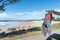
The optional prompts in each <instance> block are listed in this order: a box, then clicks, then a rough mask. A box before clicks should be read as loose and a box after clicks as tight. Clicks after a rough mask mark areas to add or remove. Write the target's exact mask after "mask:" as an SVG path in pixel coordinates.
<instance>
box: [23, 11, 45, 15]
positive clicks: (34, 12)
mask: <svg viewBox="0 0 60 40" xmlns="http://www.w3.org/2000/svg"><path fill="white" fill-rule="evenodd" d="M24 13H25V14H28V15H38V14H42V13H44V11H33V12H24Z"/></svg>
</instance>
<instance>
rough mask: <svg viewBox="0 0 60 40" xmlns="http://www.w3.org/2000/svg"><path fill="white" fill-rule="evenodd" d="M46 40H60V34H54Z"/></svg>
mask: <svg viewBox="0 0 60 40" xmlns="http://www.w3.org/2000/svg"><path fill="white" fill-rule="evenodd" d="M46 40H60V34H56V33H54V34H52V35H50V36H49V37H48V38H47V39H46Z"/></svg>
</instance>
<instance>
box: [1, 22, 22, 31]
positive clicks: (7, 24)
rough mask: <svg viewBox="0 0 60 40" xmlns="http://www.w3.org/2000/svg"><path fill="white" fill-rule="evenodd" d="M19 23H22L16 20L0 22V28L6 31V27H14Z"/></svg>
mask: <svg viewBox="0 0 60 40" xmlns="http://www.w3.org/2000/svg"><path fill="white" fill-rule="evenodd" d="M21 23H23V22H18V21H15V22H0V29H1V30H2V31H6V30H8V28H12V27H15V26H16V25H18V24H21Z"/></svg>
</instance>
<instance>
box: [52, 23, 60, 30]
mask: <svg viewBox="0 0 60 40" xmlns="http://www.w3.org/2000/svg"><path fill="white" fill-rule="evenodd" d="M59 28H60V24H59V23H58V24H54V25H51V29H53V30H54V29H59Z"/></svg>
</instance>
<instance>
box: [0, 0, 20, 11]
mask: <svg viewBox="0 0 60 40" xmlns="http://www.w3.org/2000/svg"><path fill="white" fill-rule="evenodd" d="M16 2H20V0H0V12H3V11H5V7H6V6H7V5H11V4H15V3H16Z"/></svg>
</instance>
